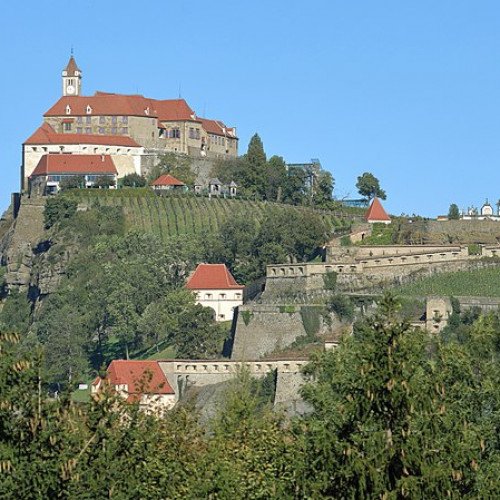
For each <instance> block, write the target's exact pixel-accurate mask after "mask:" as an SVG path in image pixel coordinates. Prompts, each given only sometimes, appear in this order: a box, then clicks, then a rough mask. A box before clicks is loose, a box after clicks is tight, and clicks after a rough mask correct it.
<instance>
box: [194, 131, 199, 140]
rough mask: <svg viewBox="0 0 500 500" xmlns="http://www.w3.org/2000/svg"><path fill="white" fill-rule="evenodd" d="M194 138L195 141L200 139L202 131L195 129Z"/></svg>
mask: <svg viewBox="0 0 500 500" xmlns="http://www.w3.org/2000/svg"><path fill="white" fill-rule="evenodd" d="M194 136H195V139H199V138H200V129H199V128H197V129H195V131H194Z"/></svg>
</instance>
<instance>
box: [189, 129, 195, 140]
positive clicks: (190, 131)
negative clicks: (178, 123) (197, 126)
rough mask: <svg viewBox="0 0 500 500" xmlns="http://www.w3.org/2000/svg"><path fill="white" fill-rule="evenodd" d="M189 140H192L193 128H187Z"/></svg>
mask: <svg viewBox="0 0 500 500" xmlns="http://www.w3.org/2000/svg"><path fill="white" fill-rule="evenodd" d="M189 138H190V139H194V128H193V127H189Z"/></svg>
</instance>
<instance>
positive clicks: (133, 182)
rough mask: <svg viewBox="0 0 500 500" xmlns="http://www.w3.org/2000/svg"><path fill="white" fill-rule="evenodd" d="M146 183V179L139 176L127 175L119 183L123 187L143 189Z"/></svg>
mask: <svg viewBox="0 0 500 500" xmlns="http://www.w3.org/2000/svg"><path fill="white" fill-rule="evenodd" d="M153 180H154V179H153ZM147 183H148V181H147V180H146V178H145V177H143V176H142V175H139V174H128V175H126V176H125V177H123V178H122V179H121V181H120V184H121V185H122V186H123V187H144V186H146V185H147Z"/></svg>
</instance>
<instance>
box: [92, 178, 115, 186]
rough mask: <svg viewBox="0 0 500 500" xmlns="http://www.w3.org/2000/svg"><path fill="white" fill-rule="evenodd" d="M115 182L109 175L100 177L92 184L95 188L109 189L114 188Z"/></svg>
mask: <svg viewBox="0 0 500 500" xmlns="http://www.w3.org/2000/svg"><path fill="white" fill-rule="evenodd" d="M114 185H115V180H114V179H113V178H112V177H110V176H109V175H100V176H99V177H97V179H96V180H95V182H94V187H97V188H110V187H114Z"/></svg>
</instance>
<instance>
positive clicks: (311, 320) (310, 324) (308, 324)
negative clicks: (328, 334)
mask: <svg viewBox="0 0 500 500" xmlns="http://www.w3.org/2000/svg"><path fill="white" fill-rule="evenodd" d="M321 312H322V310H321V308H320V307H315V306H303V307H301V309H300V317H301V318H302V324H303V325H304V330H305V331H306V335H307V336H308V337H309V338H311V337H313V338H314V337H315V336H316V335H317V334H318V332H319V329H320V326H321V320H320V316H321Z"/></svg>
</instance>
